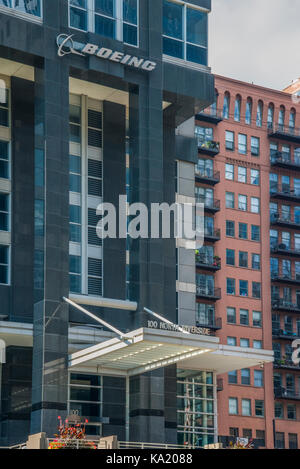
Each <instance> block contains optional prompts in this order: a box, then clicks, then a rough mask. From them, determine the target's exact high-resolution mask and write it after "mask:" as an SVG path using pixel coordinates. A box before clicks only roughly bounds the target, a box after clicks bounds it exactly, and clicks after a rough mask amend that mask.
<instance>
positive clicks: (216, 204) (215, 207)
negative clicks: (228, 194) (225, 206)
mask: <svg viewBox="0 0 300 469" xmlns="http://www.w3.org/2000/svg"><path fill="white" fill-rule="evenodd" d="M196 202H197V203H198V204H204V209H205V210H207V211H213V212H218V211H219V210H220V208H221V202H220V200H217V199H209V198H207V197H205V196H202V195H197V196H196Z"/></svg>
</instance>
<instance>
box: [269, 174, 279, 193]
mask: <svg viewBox="0 0 300 469" xmlns="http://www.w3.org/2000/svg"><path fill="white" fill-rule="evenodd" d="M269 179H270V192H271V193H273V192H277V191H278V174H275V173H271V174H270V176H269Z"/></svg>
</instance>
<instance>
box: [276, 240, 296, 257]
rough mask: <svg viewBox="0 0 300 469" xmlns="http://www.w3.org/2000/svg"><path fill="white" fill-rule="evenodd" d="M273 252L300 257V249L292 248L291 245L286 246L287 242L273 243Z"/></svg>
mask: <svg viewBox="0 0 300 469" xmlns="http://www.w3.org/2000/svg"><path fill="white" fill-rule="evenodd" d="M271 253H272V254H279V255H283V256H291V257H300V249H296V248H294V249H292V248H291V247H288V246H286V244H283V243H282V244H276V243H273V244H272V243H271Z"/></svg>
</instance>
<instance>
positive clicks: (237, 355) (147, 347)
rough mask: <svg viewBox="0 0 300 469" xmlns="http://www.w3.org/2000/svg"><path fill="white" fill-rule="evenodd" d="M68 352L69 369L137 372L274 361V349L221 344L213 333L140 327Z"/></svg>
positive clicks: (238, 366) (221, 370) (225, 368)
mask: <svg viewBox="0 0 300 469" xmlns="http://www.w3.org/2000/svg"><path fill="white" fill-rule="evenodd" d="M126 337H127V338H126V340H121V339H119V338H113V339H110V340H106V341H104V342H102V343H99V344H97V345H95V346H93V347H88V348H86V349H84V350H80V351H78V352H75V353H72V354H71V355H70V356H69V369H70V370H72V369H73V370H75V369H76V370H77V371H80V370H86V371H89V372H92V371H94V372H97V373H103V374H105V373H107V374H117V375H122V376H134V375H138V374H141V373H146V372H148V371H152V370H155V369H157V368H162V367H165V366H169V365H172V364H178V366H179V367H180V368H182V369H189V370H199V371H200V370H209V371H215V372H216V373H217V374H221V373H225V372H227V371H232V370H236V369H241V368H247V367H251V366H257V365H262V364H264V363H269V362H272V361H273V352H272V351H266V350H259V353H258V350H254V349H241V348H240V347H231V346H222V345H219V339H218V338H216V337H211V336H202V335H196V334H188V335H187V334H184V333H182V332H170V331H164V330H156V329H148V328H141V329H137V330H136V331H132V332H130V333H129V334H126Z"/></svg>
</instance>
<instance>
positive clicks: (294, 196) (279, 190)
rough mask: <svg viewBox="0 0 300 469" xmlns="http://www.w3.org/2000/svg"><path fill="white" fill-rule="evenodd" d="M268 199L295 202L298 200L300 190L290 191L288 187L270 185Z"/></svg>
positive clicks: (299, 198)
mask: <svg viewBox="0 0 300 469" xmlns="http://www.w3.org/2000/svg"><path fill="white" fill-rule="evenodd" d="M270 197H271V198H276V199H284V200H291V201H295V202H297V201H299V200H300V190H299V189H291V188H290V187H289V186H284V185H280V184H272V185H271V187H270Z"/></svg>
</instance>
